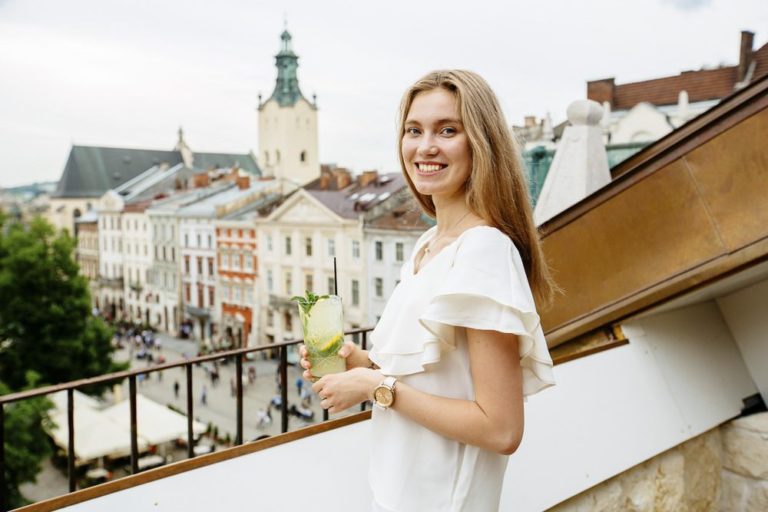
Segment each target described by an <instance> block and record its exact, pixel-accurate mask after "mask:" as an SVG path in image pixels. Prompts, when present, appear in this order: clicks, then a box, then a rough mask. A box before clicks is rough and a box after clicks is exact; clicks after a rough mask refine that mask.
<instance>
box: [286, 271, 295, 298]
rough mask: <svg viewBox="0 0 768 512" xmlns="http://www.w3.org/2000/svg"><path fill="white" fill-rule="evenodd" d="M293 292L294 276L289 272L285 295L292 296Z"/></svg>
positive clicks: (287, 272)
mask: <svg viewBox="0 0 768 512" xmlns="http://www.w3.org/2000/svg"><path fill="white" fill-rule="evenodd" d="M292 292H293V276H292V275H291V271H290V270H288V271H286V273H285V294H286V295H291V294H292Z"/></svg>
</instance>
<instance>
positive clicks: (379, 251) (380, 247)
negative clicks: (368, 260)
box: [374, 240, 384, 261]
mask: <svg viewBox="0 0 768 512" xmlns="http://www.w3.org/2000/svg"><path fill="white" fill-rule="evenodd" d="M374 246H375V248H376V261H381V260H383V259H384V244H383V243H382V242H381V240H376V242H375V243H374Z"/></svg>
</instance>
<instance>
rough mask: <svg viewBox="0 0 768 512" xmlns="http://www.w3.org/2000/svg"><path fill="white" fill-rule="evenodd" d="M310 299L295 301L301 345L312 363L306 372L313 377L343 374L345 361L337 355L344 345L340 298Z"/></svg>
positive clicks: (334, 296)
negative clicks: (300, 330) (301, 330)
mask: <svg viewBox="0 0 768 512" xmlns="http://www.w3.org/2000/svg"><path fill="white" fill-rule="evenodd" d="M308 296H309V294H308ZM313 298H314V300H309V301H299V318H301V327H302V329H303V330H304V345H306V347H307V355H308V359H309V362H310V363H312V367H311V368H310V370H309V371H310V373H311V374H312V376H313V377H322V376H323V375H327V374H329V373H339V372H343V371H346V369H347V363H346V360H345V359H344V358H343V357H340V356H339V355H338V353H339V349H341V347H342V345H343V344H344V318H343V313H342V308H341V298H340V297H338V296H337V295H324V296H322V297H318V296H314V297H313Z"/></svg>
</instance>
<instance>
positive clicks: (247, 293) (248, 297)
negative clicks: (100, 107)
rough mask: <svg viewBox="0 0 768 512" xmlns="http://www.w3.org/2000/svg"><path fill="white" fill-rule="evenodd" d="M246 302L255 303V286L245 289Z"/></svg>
mask: <svg viewBox="0 0 768 512" xmlns="http://www.w3.org/2000/svg"><path fill="white" fill-rule="evenodd" d="M245 302H246V303H248V304H253V288H251V287H250V286H249V287H248V288H246V289H245Z"/></svg>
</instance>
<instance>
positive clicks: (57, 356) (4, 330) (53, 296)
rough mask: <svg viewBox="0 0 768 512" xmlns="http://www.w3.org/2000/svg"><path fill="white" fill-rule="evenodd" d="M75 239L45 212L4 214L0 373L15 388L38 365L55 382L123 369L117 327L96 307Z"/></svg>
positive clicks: (0, 255) (0, 251) (43, 380)
mask: <svg viewBox="0 0 768 512" xmlns="http://www.w3.org/2000/svg"><path fill="white" fill-rule="evenodd" d="M74 248H75V241H74V239H73V238H71V237H70V236H69V235H68V234H67V233H66V232H61V233H60V234H57V233H56V232H55V231H54V229H53V227H52V226H51V225H50V224H48V223H47V222H46V221H45V220H43V219H41V218H36V219H34V220H32V221H31V222H30V223H29V224H28V225H26V224H22V223H20V222H13V221H10V222H9V221H8V219H7V218H0V297H3V300H2V301H0V375H2V376H3V380H4V381H5V383H6V384H7V385H8V386H9V387H10V388H11V389H19V388H21V387H22V386H24V385H25V372H26V371H27V370H33V371H35V372H37V374H39V375H40V381H41V383H46V384H56V383H60V382H67V381H72V380H77V379H82V378H86V377H92V376H96V375H101V374H104V373H109V372H111V371H118V370H120V369H124V368H125V365H117V364H115V363H113V361H112V358H111V353H112V350H113V349H112V346H111V344H110V340H111V337H112V332H111V329H110V328H109V327H108V326H107V325H106V324H105V323H104V322H103V321H102V320H101V319H98V318H95V317H93V316H92V315H91V312H90V310H91V301H90V296H89V292H88V285H87V281H86V280H85V278H84V277H83V276H81V275H80V274H79V272H78V271H79V268H78V264H77V262H76V261H75V259H74V257H73V251H74Z"/></svg>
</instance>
